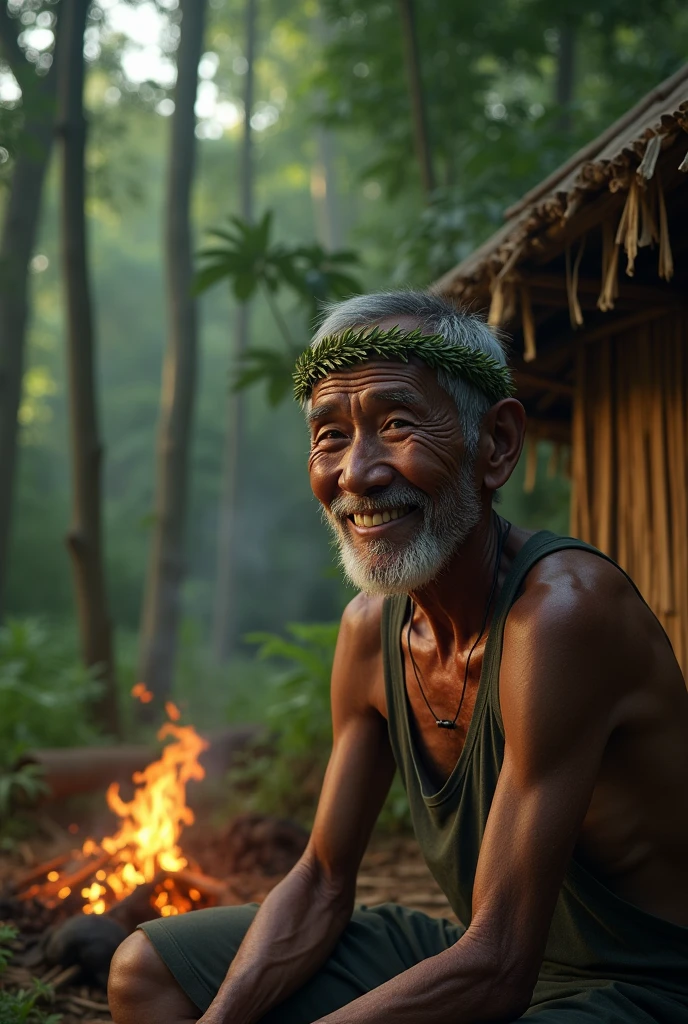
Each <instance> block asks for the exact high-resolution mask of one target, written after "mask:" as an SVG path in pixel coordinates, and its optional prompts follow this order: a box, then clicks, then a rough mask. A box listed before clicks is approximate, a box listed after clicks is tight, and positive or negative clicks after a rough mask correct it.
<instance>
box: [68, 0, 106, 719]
mask: <svg viewBox="0 0 688 1024" xmlns="http://www.w3.org/2000/svg"><path fill="white" fill-rule="evenodd" d="M89 4H90V0H63V11H62V18H63V19H64V22H63V26H62V32H63V38H62V52H61V56H60V65H59V68H58V91H59V133H60V135H61V157H62V176H61V219H62V273H63V279H64V290H65V299H66V311H67V367H68V381H69V412H70V428H71V451H72V522H71V526H70V529H69V533H68V534H67V547H68V549H69V552H70V555H71V558H72V569H73V573H74V585H75V592H76V604H77V613H78V619H79V629H80V633H81V645H82V650H83V657H84V660H85V662H86V664H87V665H89V666H94V667H96V666H97V667H98V672H99V675H100V677H101V679H102V681H103V683H104V689H103V694H102V697H101V698H100V702H99V707H98V711H99V717H100V721H101V722H102V724H103V725H104V726H106V728H107V729H108V731H115V732H117V731H118V730H119V715H118V706H117V687H116V680H115V666H114V656H113V649H112V625H111V622H110V614H109V609H108V601H107V594H106V588H105V568H104V552H103V537H102V533H103V530H102V508H101V464H102V457H103V446H102V442H101V439H100V431H99V424H98V409H97V400H96V375H95V333H94V327H93V313H92V307H91V286H90V280H89V270H88V252H87V234H86V213H85V206H84V203H85V195H86V187H85V179H86V174H85V164H84V157H85V152H86V118H85V116H84V106H83V93H84V59H83V45H84V42H83V40H84V30H85V28H86V17H87V14H88V8H89Z"/></svg>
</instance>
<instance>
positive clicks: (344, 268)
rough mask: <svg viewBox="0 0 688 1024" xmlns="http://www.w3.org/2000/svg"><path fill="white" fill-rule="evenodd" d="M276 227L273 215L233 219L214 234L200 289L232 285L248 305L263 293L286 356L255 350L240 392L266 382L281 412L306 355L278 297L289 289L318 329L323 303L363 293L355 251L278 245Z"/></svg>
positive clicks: (246, 361)
mask: <svg viewBox="0 0 688 1024" xmlns="http://www.w3.org/2000/svg"><path fill="white" fill-rule="evenodd" d="M272 225H273V214H272V211H271V210H267V211H266V212H265V214H264V215H263V217H262V218H261V219H260V220H259V221H258V222H257V223H256V224H249V223H247V222H246V221H243V220H242V219H241V218H240V217H230V218H229V226H228V227H227V228H212V229H210V230H209V232H208V234H210V235H211V236H213V237H215V238H217V240H218V241H217V243H216V244H215V245H213V246H209V247H207V248H205V249H201V251H200V252H199V254H198V257H199V260H200V261H201V267H200V269H199V270H198V273H197V274H196V281H195V289H196V292H197V294H201V293H202V292H204V291H206V290H207V289H208V288H210V287H211V286H212V285H214V284H217V282H218V281H224V280H226V281H229V283H230V285H231V287H232V291H233V293H234V296H235V298H236V299H237V300H238V301H239V302H248V301H249V300H250V299H252V298H253V297H254V295H255V294H256V292H258V291H260V290H262V291H263V293H264V294H265V296H266V298H267V299H268V302H269V304H270V309H271V312H272V315H273V318H274V321H275V323H276V325H277V329H278V334H279V335H281V338H282V341H283V342H284V344H285V346H286V352H284V351H278V350H276V349H275V348H267V347H265V346H252V347H251V348H249V350H248V352H246V353H245V354H244V355H243V356H242V369H240V371H239V373H238V374H237V376H236V380H235V382H234V387H235V389H236V390H242V389H243V388H246V387H248V386H249V385H251V384H254V383H256V382H257V381H264V382H265V383H266V384H267V397H268V402H269V404H270V405H271V406H275V405H278V404H279V403H280V402H281V401H282V399H283V398H284V397H285V396H286V394H287V392H288V390H289V388H290V385H291V374H292V368H293V365H294V361H295V359H296V356H297V355H298V352H299V351H300V346H297V345H296V344H295V343H294V341H293V340H292V336H291V333H290V331H289V327H288V325H287V323H286V321H285V319H284V317H283V315H282V314H281V312H280V310H279V307H278V306H277V305H276V302H275V299H274V298H273V296H274V295H275V293H277V292H278V291H280V290H281V289H283V288H286V289H287V290H288V291H289V292H290V293H291V295H292V296H293V297H295V298H296V299H297V301H298V303H299V304H300V305H301V306H302V307H303V308H304V309H305V311H306V313H307V314H308V316H309V319H310V321H311V323H312V322H313V320H314V319H315V317H316V316H317V313H318V310H319V307H320V306H321V305H322V303H324V302H326V301H328V300H330V299H338V298H343V297H344V296H345V295H349V294H352V293H354V292H359V291H360V290H361V289H360V285H359V283H358V281H357V280H356V278H355V277H353V276H352V274H351V273H350V269H349V268H350V267H351V266H353V265H355V264H357V263H358V257H357V255H356V253H354V252H352V251H350V250H342V251H339V252H327V251H326V250H325V249H324V248H323V247H322V246H321V245H319V244H318V243H317V242H312V243H310V244H309V245H285V244H283V243H280V242H275V241H273V239H272Z"/></svg>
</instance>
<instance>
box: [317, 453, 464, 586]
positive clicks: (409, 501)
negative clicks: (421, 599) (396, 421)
mask: <svg viewBox="0 0 688 1024" xmlns="http://www.w3.org/2000/svg"><path fill="white" fill-rule="evenodd" d="M472 469H473V467H472V465H470V464H469V463H468V461H466V462H464V464H463V465H462V467H461V470H460V473H459V475H458V477H457V478H456V480H454V481H453V482H452V483H451V484H450V485H449V486H448V487H447V488H446V489H445V490H444V491H443V492H442V493H441V494H440V495H439V497H438V498H437V499H436V500H435V501H433V500H432V499H430V498H429V497H428V495H427V494H425V492H424V491H421V490H419V489H418V488H416V487H413V486H411V485H410V484H400V485H398V486H396V485H392V486H391V487H389V488H387V490H386V491H385V492H384V494H380V495H375V496H374V497H367V498H364V497H361V498H357V497H355V496H353V495H350V496H346V497H345V496H342V497H339V498H335V499H334V501H333V502H332V505H331V506H330V508H329V509H325V508H323V516H324V518H325V521H326V522H327V524H328V526H329V527H330V529H331V530H332V532H333V533H334V536H335V541H336V543H337V547H338V549H339V563H340V565H341V566H342V568H343V570H344V572H345V574H346V575H347V576H348V578H349V580H350V581H351V583H352V584H353V585H354V587H356V588H357V590H361V591H363V593H365V594H369V595H371V596H372V595H382V596H384V597H391V596H392V595H394V594H408V593H410V592H411V591H414V590H419V589H420V588H421V587H423V586H425V585H427V584H428V583H430V582H431V581H432V580H434V579H436V578H437V576H439V575H440V573H441V572H442V571H443V570H444V568H445V567H446V565H447V563H448V562H449V561H450V559H451V558H452V556H453V555H454V554H455V552H456V551H457V549H458V548H459V547H460V546H461V545H462V544H463V543H464V541H465V540H466V539H467V537H468V536H469V534H470V533H471V531H472V530H474V529H475V527H476V526H477V525H478V523H479V522H480V518H481V515H482V509H481V505H480V500H479V498H478V495H477V493H476V490H475V485H474V483H473V479H472ZM402 505H415V506H417V507H418V509H419V510H420V512H421V513H422V517H423V518H422V521H421V522H420V524H419V525H418V527H417V529H416V532H415V534H414V536H413V537H411V538H410V539H409V540H408V541H406V542H405V543H404V544H403V545H398V544H395V543H394V542H393V541H391V540H387V539H386V538H385V539H382V538H379V539H377V540H370V541H367V542H363V543H361V544H360V545H356V544H355V543H354V542H353V540H352V537H351V534H350V532H349V528H348V524H347V523H346V522H344V520H345V517H346V516H348V515H352V514H353V513H355V512H356V513H364V512H365V513H374V512H377V511H382V510H385V509H390V508H399V507H400V506H402Z"/></svg>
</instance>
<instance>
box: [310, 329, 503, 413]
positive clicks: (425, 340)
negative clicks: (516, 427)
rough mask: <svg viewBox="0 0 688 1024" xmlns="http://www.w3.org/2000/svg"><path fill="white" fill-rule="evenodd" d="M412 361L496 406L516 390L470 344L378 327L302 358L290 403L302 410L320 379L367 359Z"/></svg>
mask: <svg viewBox="0 0 688 1024" xmlns="http://www.w3.org/2000/svg"><path fill="white" fill-rule="evenodd" d="M411 356H416V357H417V358H418V359H421V360H422V361H423V362H424V363H425V364H426V365H427V366H429V367H430V368H431V369H432V370H444V371H445V372H446V373H448V374H450V375H451V376H452V377H461V378H462V379H463V380H465V381H468V383H469V384H472V385H473V387H475V388H477V389H478V391H482V392H483V394H485V395H487V396H488V398H491V399H492V400H493V401H494V402H498V401H499V400H500V399H502V398H509V397H510V396H511V395H513V394H514V393H515V391H516V388H515V387H514V383H513V380H512V378H511V371H510V370H509V368H508V367H507V366H502V365H501V363H498V362H497V360H496V359H493V358H492V356H489V355H487V354H486V353H485V352H480V351H477V350H476V349H472V348H469V347H468V345H452V344H450V343H449V342H447V340H446V338H443V337H442V335H441V334H423V332H422V331H421V329H420V327H416V329H415V330H413V331H402V330H401V328H400V327H393V328H392V329H391V330H389V331H383V330H382V329H381V328H380V327H374V328H373V329H372V330H370V328H368V327H364V328H363V329H360V328H353V327H350V328H348V330H346V331H343V332H342V333H341V334H328V335H327V336H326V337H324V338H321V339H320V341H319V342H318V343H317V344H316V345H313V346H312V347H309V348H307V349H306V350H305V352H302V353H301V355H300V356H299V358H298V359H297V360H296V367H295V369H294V398H295V399H296V401H297V402H300V403H301V405H303V404H304V403H305V402H306V401H307V400H308V399H309V398H310V396H311V393H312V391H313V388H314V387H315V384H316V383H317V382H318V381H319V380H322V379H323V377H327V376H328V374H330V373H336V372H337V370H343V369H345V368H346V367H347V366H356V365H357V364H359V363H366V362H368V361H369V360H371V359H396V360H399V361H400V362H403V363H407V362H408V361H409V359H410V357H411Z"/></svg>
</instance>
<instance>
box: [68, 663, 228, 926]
mask: <svg viewBox="0 0 688 1024" xmlns="http://www.w3.org/2000/svg"><path fill="white" fill-rule="evenodd" d="M134 691H136V692H135V693H134ZM134 691H132V693H133V694H134V696H137V697H139V699H140V700H141V701H143V702H144V703H148V700H147V699H146V695H147V694H148V693H149V691H148V690H147V689H146V687H145V686H144V684H143V683H138V684H137V685H136V686H135V687H134ZM149 699H152V694H151V695H150V698H149ZM166 710H167V714H168V716H169V718H170V719H174V720H175V721H177V720H178V719H179V718H180V712H179V710H178V708H177V707H176V706H175V705H174V704H172V703H171V702H170V703H168V704H167V705H166ZM169 737H172V738H173V739H174V742H171V743H168V744H167V746H166V747H164V749H163V751H162V755H161V757H160V759H159V760H157V761H154V762H153V763H152V764H149V765H148V767H147V768H144V770H143V771H141V772H136V773H135V774H134V776H133V779H132V781H133V782H134V784H135V785H136V790H135V792H134V796H133V798H132V799H131V800H129V801H125V800H123V799H122V798H121V796H120V792H119V784H118V783H116V782H114V783H112V785H111V786H110V787H109V789H108V791H107V802H108V805H109V806H110V808H111V810H113V811H114V812H115V814H116V815H117V816H118V817H119V818H121V825H120V828H119V830H118V831H117V832H116V833H115V834H114V835H112V836H106V837H105V839H103V840H102V841H101V842H100V843H99V844H98V843H96V842H95V841H94V840H93V839H87V840H86V841H85V843H84V844H83V847H82V853H83V854H84V855H85V856H90V855H92V854H94V853H98V852H101V851H104V852H105V853H106V854H109V855H110V859H109V862H108V864H107V869H108V870H107V873H106V872H104V871H98V873H97V875H96V876H95V877H96V879H97V881H95V882H93V884H92V885H90V886H88V887H87V888H84V889H82V890H81V895H82V897H83V898H84V899H85V900H86V903H85V905H84V907H83V910H84V913H86V914H103V913H104V912H105V911H106V910H107V909H108V907H109V906H111V905H112V903H113V902H114V901H115V900H120V899H123V898H124V897H125V896H128V895H129V893H131V892H133V891H134V889H135V888H136V887H137V885H142V884H143V883H145V882H152V881H153V879H154V878H155V876H156V874H157V872H158V870H159V869H160V870H163V871H180V870H181V869H182V868H185V867H186V866H187V861H186V858H185V857H184V856H183V854H182V851H181V848H180V846H179V837H180V835H181V833H182V831H183V829H184V827H185V826H186V825H191V824H192V822H193V820H194V815H193V811H192V810H191V809H190V808H189V807H187V805H186V784H187V782H189V781H190V780H192V779H193V780H200V779H202V778H203V777H204V775H205V771H204V769H203V767H202V765H200V764H199V762H198V758H199V755H200V754H201V753H202V752H203V751H204V750H205V749H206V748H207V746H208V744H207V742H206V741H205V740H204V739H202V738H201V737H200V736H199V735H198V733H197V732H196V730H195V729H194V728H193V726H190V725H187V726H181V725H175V724H174V723H173V722H172V721H169V722H165V724H164V725H163V726H162V728H161V729H160V731H159V732H158V739H159V740H165V739H167V738H169ZM60 895H61V894H60ZM65 895H67V894H66V893H65ZM62 898H64V897H62ZM186 902H188V901H186ZM156 906H158V909H159V910H160V912H161V913H162V914H163V915H164V916H167V915H169V914H176V913H179V911H183V910H186V909H191V905H190V904H189V906H188V907H186V906H182V905H179V906H176V905H173V904H172V903H171V902H169V903H168V902H167V900H165V901H164V902H163V901H162V900H161V898H160V897H158V900H156Z"/></svg>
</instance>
